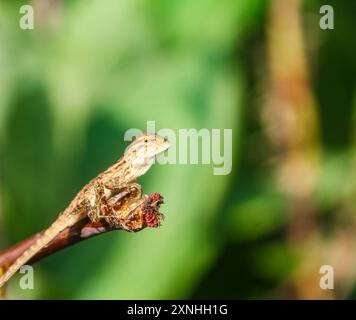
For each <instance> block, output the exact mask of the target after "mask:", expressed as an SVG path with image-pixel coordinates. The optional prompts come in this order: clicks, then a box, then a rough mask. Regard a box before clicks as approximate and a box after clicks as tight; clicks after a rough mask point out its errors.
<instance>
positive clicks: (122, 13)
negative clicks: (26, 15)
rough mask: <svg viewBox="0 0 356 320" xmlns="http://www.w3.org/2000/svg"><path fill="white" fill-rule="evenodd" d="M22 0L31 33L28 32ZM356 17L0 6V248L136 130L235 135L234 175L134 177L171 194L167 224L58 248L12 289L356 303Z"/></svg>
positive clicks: (235, 9) (68, 195) (343, 12)
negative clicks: (322, 283)
mask: <svg viewBox="0 0 356 320" xmlns="http://www.w3.org/2000/svg"><path fill="white" fill-rule="evenodd" d="M25 3H29V4H32V5H33V6H34V10H35V29H34V30H22V29H20V28H19V19H20V17H21V14H19V8H20V6H21V5H23V4H25ZM323 4H329V5H332V6H333V8H334V15H335V23H334V29H333V30H322V29H320V27H319V19H320V17H321V14H320V13H319V8H320V6H321V5H323ZM355 14H356V2H355V1H350V0H337V1H336V0H330V1H328V2H327V3H325V2H324V1H319V0H310V1H298V0H271V1H267V0H240V1H233V0H231V1H230V0H223V1H213V0H204V1H203V0H195V1H187V0H171V1H163V0H156V1H149V0H134V1H133V0H100V1H99V0H91V1H87V0H75V1H64V0H56V1H55V0H37V1H35V0H34V1H30V2H25V1H17V0H16V1H15V0H12V1H0V161H1V164H0V170H1V171H0V249H5V248H6V247H8V246H10V245H12V244H13V243H16V242H18V241H20V240H22V239H24V238H25V237H28V236H30V235H32V234H33V233H35V232H37V231H39V230H42V229H43V228H45V227H47V226H48V225H50V223H51V222H52V221H53V220H54V219H55V218H56V217H57V216H58V214H59V212H60V211H62V210H63V209H64V208H65V207H66V206H67V204H68V203H69V201H70V200H71V199H72V198H73V196H74V195H75V194H76V192H77V191H78V190H80V188H81V187H82V186H83V185H84V184H85V183H86V182H88V181H89V179H91V178H92V177H94V176H95V175H96V174H98V173H99V172H100V171H102V170H104V169H105V168H106V167H107V166H109V165H110V164H111V163H113V162H114V161H115V160H116V159H118V158H119V157H120V156H121V155H122V153H123V151H124V148H125V147H126V145H127V143H126V142H124V141H123V135H124V133H125V131H126V130H127V129H130V128H140V129H142V130H145V128H146V123H147V121H148V120H154V121H156V128H157V130H158V129H162V128H170V129H173V130H178V129H180V128H196V129H200V128H208V129H213V128H218V129H221V130H223V129H225V128H231V129H233V139H234V140H233V169H232V172H231V174H229V175H226V176H223V175H222V176H214V175H213V171H212V167H213V164H211V165H179V164H177V165H164V166H162V165H155V166H153V167H152V168H151V170H150V171H149V172H148V173H147V174H146V175H145V176H144V177H143V178H141V179H140V183H141V184H142V186H143V189H144V191H145V193H149V192H160V193H162V194H163V195H164V197H165V204H164V205H163V206H162V212H164V213H165V215H166V220H165V221H164V224H163V226H162V227H161V228H159V229H146V230H143V231H142V232H139V233H137V234H129V233H125V232H113V233H109V234H105V235H102V236H100V237H97V238H94V239H91V240H88V241H84V242H82V243H80V244H78V245H76V246H74V247H71V248H68V249H66V250H64V251H62V252H59V253H58V254H55V255H53V256H51V257H49V258H47V259H45V260H43V261H41V262H40V263H37V264H36V265H35V277H36V278H35V290H32V291H31V290H28V291H25V290H20V289H19V288H18V286H17V282H16V280H12V281H11V285H10V287H9V292H8V297H9V298H20V299H43V298H46V299H182V298H184V299H190V298H196V299H197V298H232V299H236V298H247V299H260V298H273V299H278V298H291V299H292V298H296V299H308V298H327V299H329V298H352V297H356V291H355V288H356V286H355V283H354V280H355V279H356V274H355V270H356V254H355V252H356V236H355V234H356V233H355V230H356V220H355V218H356V216H355V212H356V207H355V204H354V201H353V200H354V197H355V195H356V183H355V181H356V179H355V178H356V162H355V160H356V153H355V151H356V148H355V146H356V144H355V133H356V132H355V130H354V124H355V117H354V116H355V108H356V90H355V88H356V87H355V75H356V72H355V71H356V59H355V57H356V45H355V41H354V38H355V37H354V31H355ZM322 265H331V266H332V267H333V268H334V277H335V283H334V285H335V289H334V290H321V289H320V287H319V280H320V277H321V276H322V275H321V274H320V272H319V269H320V266H322Z"/></svg>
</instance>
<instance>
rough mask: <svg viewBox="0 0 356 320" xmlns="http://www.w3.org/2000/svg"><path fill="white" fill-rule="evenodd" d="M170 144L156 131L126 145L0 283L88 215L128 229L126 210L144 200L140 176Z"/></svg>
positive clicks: (135, 206)
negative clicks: (65, 230)
mask: <svg viewBox="0 0 356 320" xmlns="http://www.w3.org/2000/svg"><path fill="white" fill-rule="evenodd" d="M168 147H169V144H168V142H166V141H165V140H164V139H162V138H161V137H158V136H156V135H154V134H142V135H141V136H139V137H137V138H136V139H135V140H134V141H133V142H132V143H131V144H130V145H129V147H128V148H127V149H126V152H125V154H124V156H123V157H121V158H120V159H119V160H118V161H117V162H116V163H115V164H113V165H112V166H110V167H109V168H108V169H107V170H105V171H104V172H102V173H101V174H99V175H98V176H97V177H96V178H94V179H92V180H91V181H90V182H89V183H88V184H86V185H85V186H84V187H83V189H82V190H81V191H79V192H78V194H77V195H76V196H75V198H74V199H73V200H72V201H71V203H70V204H69V206H68V207H67V208H66V209H65V210H64V212H63V213H62V214H61V215H60V216H59V217H58V218H57V220H56V221H54V222H53V224H52V225H51V226H50V227H49V228H48V229H46V231H45V232H44V233H43V236H41V237H40V238H39V239H38V240H37V241H36V242H35V243H34V244H33V245H32V246H31V247H30V248H29V249H27V250H26V251H25V252H24V253H23V255H21V256H20V257H19V258H18V259H17V260H16V261H15V262H14V263H13V264H12V265H11V266H10V267H9V269H7V270H6V272H5V273H4V274H3V275H2V276H1V277H0V287H2V286H3V285H4V284H5V283H6V282H7V281H8V280H9V279H10V278H11V277H12V276H13V275H14V274H15V273H16V272H17V271H18V270H19V269H20V268H21V266H22V265H24V264H25V263H26V262H27V261H29V260H30V259H31V258H32V257H33V256H34V255H35V254H36V253H37V252H39V251H40V250H41V249H42V248H43V247H45V246H46V245H48V244H49V243H50V242H51V241H52V240H53V239H54V238H55V237H56V236H57V235H58V234H59V233H60V232H62V231H63V230H64V229H66V228H68V227H71V226H73V225H74V224H76V223H77V222H78V221H80V220H81V219H84V218H85V217H87V216H88V217H89V218H90V220H91V221H93V222H97V221H99V220H100V219H105V220H106V221H107V222H108V223H109V224H111V225H113V224H114V225H121V224H122V226H123V228H124V229H126V228H125V224H124V221H125V214H127V213H128V212H129V210H134V209H135V208H137V207H138V206H139V205H140V204H142V202H143V200H142V199H141V198H142V194H141V187H140V185H139V184H137V183H136V178H138V177H139V176H142V175H143V174H145V173H146V172H147V170H148V169H149V168H150V167H151V165H152V164H153V162H154V159H155V157H156V156H157V155H158V154H160V153H161V152H164V151H165V150H166V149H168ZM114 205H115V210H114V209H113V206H114ZM118 208H119V209H122V210H118ZM120 212H121V215H120ZM102 213H103V214H102Z"/></svg>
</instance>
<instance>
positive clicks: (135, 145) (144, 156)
mask: <svg viewBox="0 0 356 320" xmlns="http://www.w3.org/2000/svg"><path fill="white" fill-rule="evenodd" d="M169 146H170V145H169V143H168V141H167V140H166V139H164V138H162V137H160V136H157V135H155V134H150V133H144V134H141V135H140V136H138V137H137V138H136V139H135V140H134V141H133V142H132V143H131V144H130V145H129V146H128V147H127V149H126V151H125V158H126V161H128V162H130V163H131V165H132V170H133V172H134V175H135V176H136V177H139V176H142V175H143V174H145V173H146V172H147V170H148V169H149V168H150V167H151V165H152V164H153V163H154V161H155V158H156V156H157V155H159V154H160V153H162V152H164V151H166V150H167V149H168V148H169Z"/></svg>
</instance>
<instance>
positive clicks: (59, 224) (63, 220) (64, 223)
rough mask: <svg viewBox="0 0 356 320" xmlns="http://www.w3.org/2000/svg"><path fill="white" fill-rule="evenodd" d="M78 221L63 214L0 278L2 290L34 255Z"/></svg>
mask: <svg viewBox="0 0 356 320" xmlns="http://www.w3.org/2000/svg"><path fill="white" fill-rule="evenodd" d="M76 221H78V219H77V218H76V217H75V215H73V216H72V217H71V216H68V215H66V214H62V215H61V216H59V217H58V219H57V220H56V221H55V222H54V223H53V224H52V225H51V226H50V227H49V228H48V229H46V230H45V231H44V233H43V235H42V236H41V237H40V238H38V239H37V241H36V242H35V243H34V244H33V245H31V246H30V247H29V248H28V249H27V250H26V251H25V252H24V253H23V254H22V255H21V256H20V257H18V258H17V259H16V261H15V262H14V263H13V264H12V265H11V266H10V268H9V269H7V270H6V272H5V273H4V274H3V275H2V276H1V277H0V288H1V287H2V286H3V285H4V284H5V283H6V282H7V281H8V280H9V279H10V278H11V277H12V276H13V275H14V274H15V273H16V272H17V271H18V270H19V269H20V268H21V266H23V265H24V264H25V263H26V262H27V261H29V260H30V259H31V258H32V257H33V256H34V255H36V254H37V253H38V252H39V251H40V250H41V249H42V248H43V247H46V246H47V245H48V244H49V243H50V242H51V241H52V240H53V239H54V238H55V237H56V236H57V235H58V234H59V233H60V232H61V231H63V230H64V229H66V228H68V227H70V226H71V225H73V224H74V223H75V222H76Z"/></svg>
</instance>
